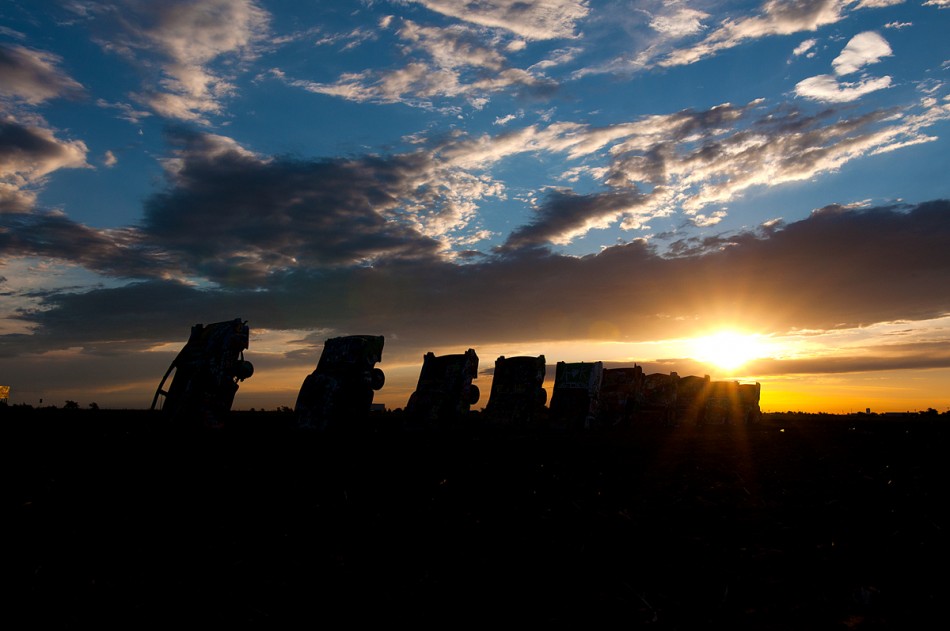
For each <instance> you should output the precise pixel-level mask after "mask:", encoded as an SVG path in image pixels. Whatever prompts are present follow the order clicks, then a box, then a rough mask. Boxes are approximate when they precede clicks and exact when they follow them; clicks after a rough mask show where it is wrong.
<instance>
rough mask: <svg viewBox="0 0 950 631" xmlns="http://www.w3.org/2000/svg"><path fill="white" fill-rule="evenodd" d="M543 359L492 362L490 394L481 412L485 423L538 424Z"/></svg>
mask: <svg viewBox="0 0 950 631" xmlns="http://www.w3.org/2000/svg"><path fill="white" fill-rule="evenodd" d="M544 373H545V360H544V355H539V356H538V357H530V356H527V357H505V356H504V355H502V356H501V357H499V358H498V359H496V360H495V373H494V375H493V377H492V383H491V393H490V394H489V395H488V404H487V405H486V406H485V410H484V412H483V414H484V417H485V419H486V423H488V424H490V425H497V426H510V427H527V426H532V425H534V424H536V423H537V422H538V419H539V418H540V417H541V415H542V414H543V412H544V404H545V403H547V400H548V393H547V391H546V390H545V389H544V388H543V384H544Z"/></svg>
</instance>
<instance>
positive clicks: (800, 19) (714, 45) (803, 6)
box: [660, 0, 851, 66]
mask: <svg viewBox="0 0 950 631" xmlns="http://www.w3.org/2000/svg"><path fill="white" fill-rule="evenodd" d="M849 4H851V3H850V2H846V1H845V2H842V1H840V0H800V1H799V2H784V1H782V0H767V1H766V2H765V3H763V5H762V6H761V8H760V10H759V13H758V14H757V15H753V16H748V17H739V18H735V19H732V18H730V19H726V20H724V21H722V22H721V23H720V25H719V27H718V28H716V29H715V30H713V31H712V32H710V33H709V34H708V35H707V36H706V37H705V38H703V39H702V40H701V41H700V42H698V43H697V44H695V45H693V46H691V47H689V48H682V49H678V50H675V51H673V52H672V53H670V54H669V55H668V56H667V57H665V58H664V59H662V60H661V61H660V65H661V66H680V65H684V64H691V63H695V62H697V61H699V60H700V59H704V58H706V57H709V56H711V55H715V54H716V53H718V52H720V51H723V50H727V49H729V48H734V47H735V46H738V45H739V44H742V43H744V42H746V41H748V40H751V39H758V38H761V37H767V36H770V35H791V34H793V33H799V32H801V31H814V30H817V29H818V28H819V27H821V26H825V25H828V24H834V23H835V22H838V21H839V20H841V19H842V10H843V9H844V8H845V7H846V6H847V5H849Z"/></svg>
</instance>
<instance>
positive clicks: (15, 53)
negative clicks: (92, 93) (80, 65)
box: [0, 43, 84, 105]
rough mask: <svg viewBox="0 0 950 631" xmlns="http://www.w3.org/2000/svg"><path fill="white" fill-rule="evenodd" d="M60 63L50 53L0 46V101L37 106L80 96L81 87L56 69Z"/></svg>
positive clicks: (14, 46)
mask: <svg viewBox="0 0 950 631" xmlns="http://www.w3.org/2000/svg"><path fill="white" fill-rule="evenodd" d="M62 61H63V60H62V59H61V58H60V57H59V56H57V55H54V54H53V53H50V52H46V51H42V50H34V49H31V48H26V47H24V46H18V45H13V46H10V45H6V44H2V43H0V97H5V98H9V99H15V100H18V101H22V102H25V103H28V104H30V105H37V104H39V103H42V102H44V101H47V100H49V99H53V98H58V97H77V96H80V95H82V94H83V92H84V89H83V87H82V85H80V84H79V82H77V81H76V80H75V79H73V78H71V77H70V76H69V75H67V74H66V73H65V72H63V71H62V70H61V69H60V68H59V66H60V64H61V63H62Z"/></svg>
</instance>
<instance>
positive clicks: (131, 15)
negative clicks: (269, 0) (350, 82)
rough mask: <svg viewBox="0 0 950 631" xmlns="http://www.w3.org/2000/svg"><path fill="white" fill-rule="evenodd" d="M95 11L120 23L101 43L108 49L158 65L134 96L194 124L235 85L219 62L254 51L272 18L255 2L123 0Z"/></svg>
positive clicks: (218, 108) (159, 111) (216, 109)
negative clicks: (154, 75) (156, 75)
mask: <svg viewBox="0 0 950 631" xmlns="http://www.w3.org/2000/svg"><path fill="white" fill-rule="evenodd" d="M96 15H97V17H98V18H99V19H114V20H115V21H116V23H117V24H118V26H119V27H120V30H119V31H118V33H117V34H114V35H110V36H109V37H108V38H107V39H104V40H102V41H101V44H102V45H103V46H104V47H105V48H106V49H107V50H112V51H115V52H117V53H119V54H122V55H124V56H127V57H128V58H130V59H133V60H135V61H136V62H137V63H139V64H140V65H141V66H142V67H143V68H146V69H147V68H149V67H151V66H152V65H153V64H156V65H157V66H158V68H159V69H160V77H159V78H158V80H157V81H154V82H151V83H149V84H147V85H146V86H145V88H144V89H143V90H142V91H140V92H138V93H136V94H135V95H133V96H134V98H135V99H136V100H137V101H139V102H141V103H143V104H145V105H147V106H148V107H150V108H152V110H154V111H155V112H156V113H157V114H159V115H161V116H165V117H169V118H175V119H181V120H189V121H196V122H207V117H208V116H209V115H211V114H217V113H220V112H221V111H222V105H221V102H222V100H223V99H224V98H226V97H227V96H229V95H231V94H232V93H233V92H234V89H235V88H234V85H233V84H232V83H231V82H230V81H229V80H228V78H227V77H226V76H225V75H223V74H222V73H221V72H220V71H218V70H216V69H215V68H214V67H213V65H214V64H215V62H218V61H220V60H222V59H229V60H241V59H243V58H247V57H248V56H251V55H253V54H254V47H255V45H257V44H258V43H259V42H260V41H261V40H262V38H263V37H264V36H265V35H266V33H267V29H268V20H269V16H268V14H267V13H266V12H265V11H264V10H263V9H261V8H260V7H259V6H258V5H257V3H256V2H254V0H236V1H231V0H199V1H197V2H196V1H191V0H175V1H173V2H161V3H141V2H135V1H133V0H119V1H117V2H112V3H104V4H103V6H101V7H99V8H98V10H97V12H96Z"/></svg>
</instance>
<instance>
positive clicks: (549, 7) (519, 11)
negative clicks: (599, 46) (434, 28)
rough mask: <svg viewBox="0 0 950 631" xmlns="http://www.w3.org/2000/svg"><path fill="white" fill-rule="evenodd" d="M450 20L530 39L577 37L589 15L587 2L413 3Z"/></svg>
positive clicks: (427, 0) (496, 0)
mask: <svg viewBox="0 0 950 631" xmlns="http://www.w3.org/2000/svg"><path fill="white" fill-rule="evenodd" d="M414 1H415V2H417V3H419V4H421V5H423V6H425V7H426V8H428V9H430V10H432V11H436V12H437V13H441V14H443V15H447V16H449V17H452V18H455V19H458V20H463V21H466V22H470V23H472V24H477V25H479V26H487V27H490V28H498V29H505V30H508V31H511V32H512V33H515V34H516V35H518V36H520V37H523V38H525V39H528V40H546V39H556V38H570V37H574V36H575V33H574V29H575V27H576V25H577V22H579V21H580V20H582V19H583V18H584V17H585V16H587V14H588V12H589V10H590V9H589V8H588V3H587V2H586V0H540V1H538V2H523V1H521V0H478V1H477V2H470V1H469V0H414Z"/></svg>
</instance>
